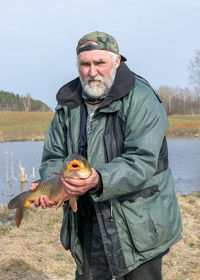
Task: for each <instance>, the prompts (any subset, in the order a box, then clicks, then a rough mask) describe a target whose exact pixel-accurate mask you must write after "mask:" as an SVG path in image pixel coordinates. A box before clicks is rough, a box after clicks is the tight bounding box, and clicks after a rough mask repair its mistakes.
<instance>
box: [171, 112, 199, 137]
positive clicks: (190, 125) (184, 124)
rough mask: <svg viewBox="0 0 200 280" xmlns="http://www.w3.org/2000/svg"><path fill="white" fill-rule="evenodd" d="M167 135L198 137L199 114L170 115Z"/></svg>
mask: <svg viewBox="0 0 200 280" xmlns="http://www.w3.org/2000/svg"><path fill="white" fill-rule="evenodd" d="M168 119H169V129H168V133H167V136H168V137H200V115H171V116H169V117H168Z"/></svg>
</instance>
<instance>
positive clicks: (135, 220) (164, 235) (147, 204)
mask: <svg viewBox="0 0 200 280" xmlns="http://www.w3.org/2000/svg"><path fill="white" fill-rule="evenodd" d="M152 187H155V186H152ZM149 188H151V187H149ZM149 193H150V196H149V197H147V196H138V197H136V199H135V200H129V201H124V202H123V203H121V207H122V211H123V213H124V218H125V221H126V223H127V227H128V230H129V232H130V235H131V238H132V241H133V244H134V245H135V248H136V249H137V250H138V251H147V250H151V249H153V248H156V247H158V246H160V245H162V244H163V243H165V242H166V241H167V240H168V239H169V238H170V236H169V234H168V230H167V229H168V226H169V217H168V216H169V215H168V210H167V209H166V208H165V206H164V204H163V203H162V201H161V198H160V192H159V191H156V192H149Z"/></svg>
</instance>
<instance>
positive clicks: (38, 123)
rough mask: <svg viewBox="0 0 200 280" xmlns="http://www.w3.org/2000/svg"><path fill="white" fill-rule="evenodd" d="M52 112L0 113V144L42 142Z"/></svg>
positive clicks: (51, 117)
mask: <svg viewBox="0 0 200 280" xmlns="http://www.w3.org/2000/svg"><path fill="white" fill-rule="evenodd" d="M53 115H54V113H53V112H14V111H13V112H12V111H0V142H1V141H24V140H33V139H34V140H43V139H44V137H45V134H46V132H47V129H48V127H49V124H50V122H51V120H52V119H53Z"/></svg>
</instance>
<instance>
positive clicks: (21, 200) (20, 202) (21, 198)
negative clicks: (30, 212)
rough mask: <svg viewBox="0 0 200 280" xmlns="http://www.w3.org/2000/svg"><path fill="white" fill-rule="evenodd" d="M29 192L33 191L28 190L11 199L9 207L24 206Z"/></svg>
mask: <svg viewBox="0 0 200 280" xmlns="http://www.w3.org/2000/svg"><path fill="white" fill-rule="evenodd" d="M29 193H31V191H26V192H23V193H20V194H18V195H17V196H15V197H14V198H13V199H11V200H10V201H9V203H8V209H16V208H21V206H24V204H25V202H26V200H28V196H29Z"/></svg>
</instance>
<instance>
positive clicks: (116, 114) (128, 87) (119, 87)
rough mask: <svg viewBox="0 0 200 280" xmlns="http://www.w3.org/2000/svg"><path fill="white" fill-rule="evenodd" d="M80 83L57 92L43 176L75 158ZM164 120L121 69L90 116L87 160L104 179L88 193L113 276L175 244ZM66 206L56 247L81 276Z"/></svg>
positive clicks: (146, 88) (144, 85)
mask: <svg viewBox="0 0 200 280" xmlns="http://www.w3.org/2000/svg"><path fill="white" fill-rule="evenodd" d="M81 91H82V88H81V84H80V81H79V78H77V79H75V80H73V81H72V82H70V83H68V84H66V85H65V86H63V87H62V88H61V89H60V90H59V92H58V94H57V100H58V106H57V108H56V112H55V116H54V119H53V121H52V123H51V125H50V127H49V129H48V132H47V135H46V138H45V143H44V151H43V157H42V164H41V167H40V174H41V177H47V176H49V175H48V174H49V173H48V171H53V172H60V171H61V168H62V163H63V160H64V159H65V157H66V156H67V155H68V154H71V153H75V152H78V146H79V141H80V139H79V136H80V127H81V121H82V112H83V106H84V102H83V99H82V97H81ZM167 128H168V121H167V116H166V114H165V110H164V107H163V104H162V102H161V101H160V99H159V97H158V96H157V95H156V93H155V92H154V90H153V89H152V88H151V86H150V85H149V84H148V82H147V81H146V80H144V79H143V78H141V77H139V76H137V75H136V74H134V73H133V72H131V71H130V70H129V69H128V67H127V66H126V64H125V63H123V62H122V63H121V65H120V67H119V68H118V71H117V75H116V78H115V82H114V85H113V87H112V88H111V90H110V92H109V94H108V96H107V98H106V99H105V100H104V101H103V102H102V103H101V105H100V106H99V107H98V109H97V110H96V112H95V114H94V117H93V120H92V132H91V134H90V135H89V136H88V138H87V143H88V147H87V154H88V161H89V163H90V164H91V166H92V167H93V168H95V169H96V170H97V171H98V172H99V173H100V174H101V178H102V189H101V191H97V192H96V193H92V192H91V193H90V194H89V195H90V197H91V199H92V202H93V205H94V208H95V211H96V215H97V219H98V223H99V227H100V231H101V235H102V239H103V243H104V249H105V253H106V256H107V259H108V262H109V265H110V268H111V271H112V274H113V276H114V277H120V276H122V275H124V274H126V273H128V272H129V271H131V270H133V269H135V268H136V267H137V266H139V265H140V264H142V263H143V262H145V261H147V260H149V259H152V258H153V257H155V256H157V255H159V254H161V253H162V252H164V251H165V250H167V249H168V248H169V247H170V246H172V245H173V244H174V243H176V242H177V241H179V240H180V239H181V231H182V225H181V216H180V211H179V206H178V203H177V200H176V195H175V192H174V185H173V178H172V175H171V171H170V168H169V165H168V153H167V143H166V138H165V134H166V131H167ZM80 211H81V209H78V212H77V213H73V212H72V210H71V209H70V207H69V205H68V204H67V203H66V204H65V205H64V219H63V226H62V229H61V241H62V244H63V246H64V247H65V248H66V249H70V250H71V253H72V255H73V256H74V258H75V261H76V264H77V269H78V272H79V274H82V263H83V256H82V248H81V244H80V240H79V237H78V229H79V227H78V221H79V219H78V217H79V213H80Z"/></svg>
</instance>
